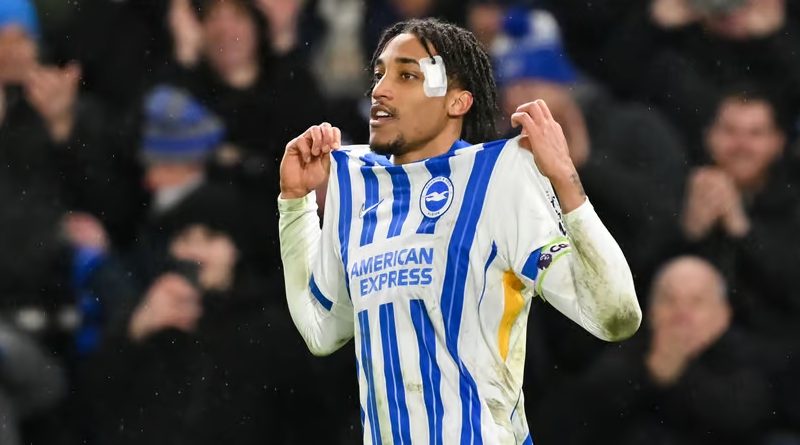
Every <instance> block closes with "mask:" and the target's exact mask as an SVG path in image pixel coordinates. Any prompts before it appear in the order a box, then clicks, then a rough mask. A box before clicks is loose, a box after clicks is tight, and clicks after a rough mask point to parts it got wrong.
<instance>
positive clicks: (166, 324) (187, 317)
mask: <svg viewBox="0 0 800 445" xmlns="http://www.w3.org/2000/svg"><path fill="white" fill-rule="evenodd" d="M200 303H201V302H200V294H199V292H198V291H197V289H195V287H194V286H192V285H191V283H189V281H187V280H186V279H185V278H183V277H181V276H180V275H177V274H174V273H167V274H164V275H162V276H161V277H159V278H158V279H157V280H156V281H155V283H153V285H152V286H150V289H149V290H148V291H147V295H145V297H144V300H143V301H142V302H141V303H139V306H138V307H137V308H136V310H135V311H134V313H133V316H132V317H131V321H130V324H129V325H128V334H129V335H130V337H131V338H132V339H133V340H135V341H141V340H143V339H144V338H145V337H147V336H149V335H151V334H154V333H156V332H158V331H161V330H163V329H168V328H174V329H180V330H181V331H185V332H192V331H194V328H195V326H196V325H197V321H198V320H199V319H200V316H201V315H202V313H203V309H202V306H201V304H200Z"/></svg>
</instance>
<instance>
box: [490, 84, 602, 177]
mask: <svg viewBox="0 0 800 445" xmlns="http://www.w3.org/2000/svg"><path fill="white" fill-rule="evenodd" d="M537 99H542V100H544V101H545V102H546V103H547V106H548V107H549V108H550V111H551V112H552V113H553V118H554V119H555V120H556V122H558V123H559V124H560V125H561V127H562V128H563V130H564V135H565V136H566V138H567V144H568V146H569V149H570V155H571V156H572V158H573V162H574V163H575V165H576V166H577V167H580V166H581V165H583V163H584V162H585V161H586V158H587V157H588V151H589V147H588V146H589V131H588V129H587V128H586V121H585V120H584V117H583V112H582V111H581V109H580V107H579V106H578V103H577V102H575V99H574V98H573V97H572V94H571V93H570V91H569V89H568V88H567V87H566V86H564V85H562V84H558V83H554V82H547V81H543V80H538V79H525V80H518V81H515V82H512V83H510V84H509V85H506V86H504V87H503V88H502V89H501V90H500V103H501V104H502V108H503V116H511V115H512V114H514V113H515V112H516V111H517V107H518V106H520V105H522V104H524V103H526V102H533V101H535V100H537Z"/></svg>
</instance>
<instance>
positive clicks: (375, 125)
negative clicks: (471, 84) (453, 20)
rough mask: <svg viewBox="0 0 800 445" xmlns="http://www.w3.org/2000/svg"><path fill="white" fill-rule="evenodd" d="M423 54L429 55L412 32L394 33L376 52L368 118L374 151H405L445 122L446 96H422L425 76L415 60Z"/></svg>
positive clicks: (426, 139) (430, 136)
mask: <svg viewBox="0 0 800 445" xmlns="http://www.w3.org/2000/svg"><path fill="white" fill-rule="evenodd" d="M431 52H432V54H434V55H435V54H436V53H435V52H433V51H431ZM423 57H430V56H429V55H428V52H427V51H425V48H423V47H422V44H421V43H420V42H419V39H418V38H417V37H416V36H414V35H412V34H400V35H398V36H397V37H395V38H394V39H392V40H391V41H390V42H389V44H388V45H386V48H385V49H384V50H383V52H382V53H381V54H380V56H379V58H378V60H377V63H376V64H375V68H374V78H375V82H376V83H375V87H374V88H373V90H372V110H371V114H370V121H369V145H370V147H371V148H372V150H373V151H374V152H376V153H379V154H383V155H394V156H397V155H403V154H406V153H409V152H411V151H413V150H415V149H417V148H420V147H422V146H424V144H426V143H428V142H430V141H431V140H432V139H433V138H435V137H436V136H437V135H439V134H440V133H441V132H442V131H443V130H444V128H445V126H446V125H447V122H448V111H447V107H446V103H447V102H446V100H445V98H446V97H447V96H445V97H427V96H425V92H424V90H423V82H424V80H425V77H424V75H423V73H422V70H421V69H420V66H419V63H418V60H419V59H422V58H423Z"/></svg>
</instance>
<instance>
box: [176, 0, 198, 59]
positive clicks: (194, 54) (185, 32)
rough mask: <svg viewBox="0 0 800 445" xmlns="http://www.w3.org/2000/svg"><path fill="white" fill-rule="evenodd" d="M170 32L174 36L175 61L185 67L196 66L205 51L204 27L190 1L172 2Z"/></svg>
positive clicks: (178, 0) (177, 0)
mask: <svg viewBox="0 0 800 445" xmlns="http://www.w3.org/2000/svg"><path fill="white" fill-rule="evenodd" d="M169 30H170V33H171V34H172V40H173V45H174V48H173V51H174V55H175V60H177V61H178V63H180V64H181V65H183V66H185V67H191V66H194V65H195V64H196V63H197V62H198V60H200V55H201V53H202V50H203V41H204V37H203V27H202V25H201V24H200V20H199V19H198V18H197V14H195V12H194V11H193V10H192V4H191V2H190V0H171V2H170V5H169Z"/></svg>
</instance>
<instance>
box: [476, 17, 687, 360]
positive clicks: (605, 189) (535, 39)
mask: <svg viewBox="0 0 800 445" xmlns="http://www.w3.org/2000/svg"><path fill="white" fill-rule="evenodd" d="M504 16H505V17H508V18H507V19H506V23H505V26H504V28H503V32H501V33H499V34H498V36H497V37H496V38H495V39H494V41H493V43H492V47H493V53H494V57H495V71H496V77H497V80H498V84H499V87H500V89H499V97H500V106H501V109H502V113H501V114H502V115H503V116H510V115H511V114H512V113H513V112H514V111H515V110H516V108H517V106H519V105H520V104H522V103H525V102H530V101H533V100H536V99H544V100H545V101H546V102H547V104H548V106H549V107H550V110H551V112H552V113H553V116H554V117H555V119H556V120H557V121H558V122H559V123H560V124H561V126H562V128H563V129H564V133H565V135H566V137H567V141H568V144H569V148H570V153H571V156H572V159H573V163H574V164H575V165H576V167H577V168H578V171H579V173H580V175H581V178H582V181H583V185H584V187H585V188H586V191H587V194H588V196H590V197H591V200H592V203H593V204H594V206H595V208H596V209H597V212H598V213H599V214H600V215H601V216H602V217H603V220H604V221H605V223H606V224H607V225H608V226H609V230H611V233H613V234H614V237H615V238H616V239H617V241H618V242H619V244H620V247H622V249H623V251H624V252H625V256H626V258H627V259H628V262H629V264H630V265H631V269H632V271H633V272H634V276H635V277H636V282H637V285H638V287H639V289H640V292H639V293H640V294H644V292H645V289H642V286H643V285H644V283H646V282H647V277H648V275H649V274H650V273H652V269H653V268H654V267H655V264H653V261H654V258H653V254H652V253H653V251H663V250H664V244H665V243H669V242H671V241H672V240H671V239H668V238H664V237H663V236H659V235H658V234H659V233H661V232H663V230H661V227H672V226H674V225H676V223H677V221H676V220H675V217H674V215H676V214H677V213H678V212H679V209H680V197H681V188H682V181H683V180H682V177H683V176H684V173H683V171H684V168H685V167H684V159H683V157H682V146H681V143H680V141H679V139H678V138H677V137H676V135H675V132H674V130H673V129H672V128H671V127H670V126H669V125H668V124H667V123H666V122H665V121H664V119H663V118H662V117H661V116H660V115H659V114H657V113H654V112H651V111H649V110H647V109H646V108H645V107H644V106H642V105H637V104H628V103H622V102H618V101H616V100H614V99H613V98H611V97H610V96H609V95H608V94H607V93H605V92H603V91H602V90H601V89H600V88H599V87H597V86H596V85H592V84H589V83H587V82H583V81H580V80H579V79H578V74H577V72H576V70H575V68H574V67H573V65H572V64H571V63H570V60H569V58H568V56H567V55H566V54H565V52H564V49H563V47H562V46H561V41H560V38H559V29H558V24H557V23H556V22H555V20H554V19H553V16H552V15H551V14H550V13H548V12H546V11H542V10H534V11H532V12H528V11H523V10H510V11H509V12H507V13H505V14H504ZM503 127H504V128H505V131H507V132H509V133H510V132H511V131H513V130H512V129H511V128H510V127H509V123H508V122H507V121H505V122H503V125H502V126H501V128H503ZM551 314H552V315H555V314H553V313H552V312H550V311H546V310H545V311H542V312H541V313H539V314H537V315H535V317H537V322H540V323H543V324H544V325H545V326H547V327H548V328H547V329H548V331H549V333H550V334H551V335H548V336H547V337H546V338H547V341H548V342H549V343H550V345H549V348H550V350H551V354H555V357H554V359H555V360H556V362H557V364H558V365H559V366H558V369H559V370H560V372H564V373H568V372H569V371H572V372H576V371H580V370H582V369H583V367H584V366H586V365H587V364H588V362H589V361H591V358H592V357H593V355H594V354H595V353H596V352H597V351H599V350H600V349H601V348H602V347H603V346H604V345H603V343H601V342H598V341H595V340H594V339H591V338H588V337H587V336H585V335H582V333H581V331H580V330H579V329H574V328H573V327H572V326H571V324H569V323H564V322H563V321H562V320H561V318H562V317H557V316H551ZM539 317H541V319H539Z"/></svg>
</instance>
